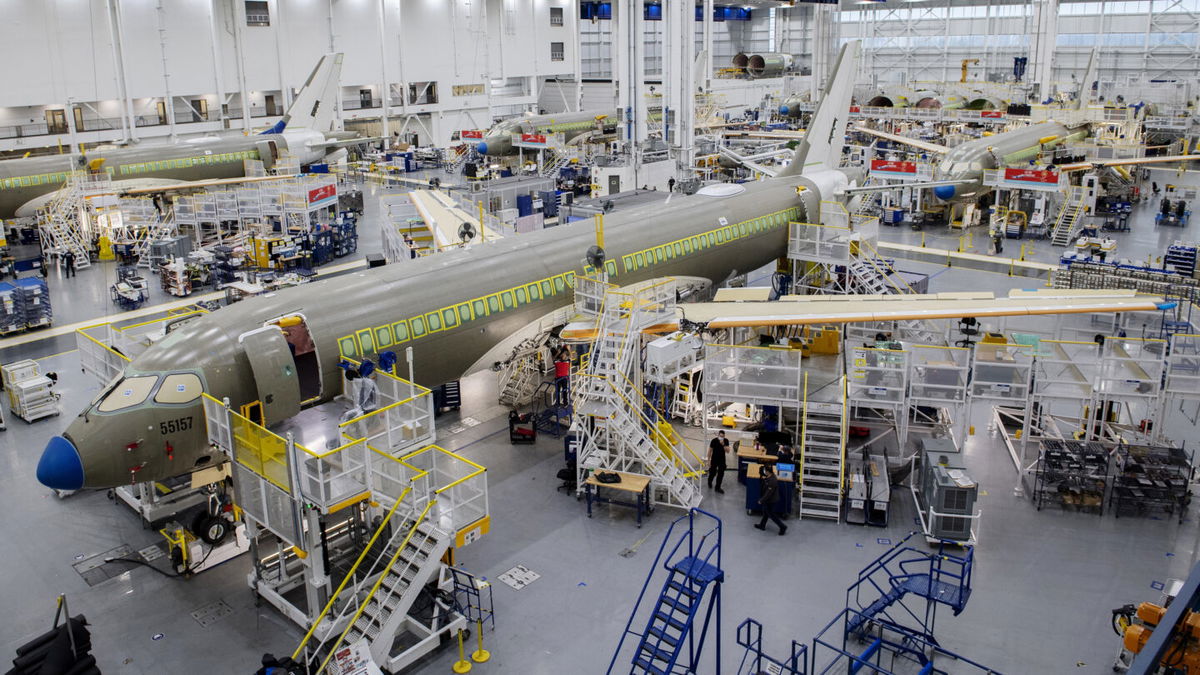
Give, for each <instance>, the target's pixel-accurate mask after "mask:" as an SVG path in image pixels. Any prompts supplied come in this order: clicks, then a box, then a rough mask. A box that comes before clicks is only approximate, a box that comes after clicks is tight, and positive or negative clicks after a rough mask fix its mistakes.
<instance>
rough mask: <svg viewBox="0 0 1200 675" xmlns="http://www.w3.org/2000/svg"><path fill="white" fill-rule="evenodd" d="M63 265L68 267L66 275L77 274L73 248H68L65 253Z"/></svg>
mask: <svg viewBox="0 0 1200 675" xmlns="http://www.w3.org/2000/svg"><path fill="white" fill-rule="evenodd" d="M63 267H65V268H66V269H65V273H66V276H68V277H73V276H75V252H74V251H72V250H71V249H67V252H66V253H64V254H63Z"/></svg>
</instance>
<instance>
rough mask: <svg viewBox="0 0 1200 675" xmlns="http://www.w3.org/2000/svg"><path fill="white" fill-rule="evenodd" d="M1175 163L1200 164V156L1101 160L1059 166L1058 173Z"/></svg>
mask: <svg viewBox="0 0 1200 675" xmlns="http://www.w3.org/2000/svg"><path fill="white" fill-rule="evenodd" d="M1175 162H1200V155H1171V156H1168V157H1130V158H1128V159H1101V160H1097V161H1094V162H1076V163H1075V164H1059V165H1058V170H1059V171H1086V170H1088V169H1093V168H1096V167H1100V166H1134V165H1140V164H1174V163H1175Z"/></svg>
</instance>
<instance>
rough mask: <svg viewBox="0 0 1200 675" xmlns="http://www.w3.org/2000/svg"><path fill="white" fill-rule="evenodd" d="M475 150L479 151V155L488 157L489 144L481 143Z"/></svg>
mask: <svg viewBox="0 0 1200 675" xmlns="http://www.w3.org/2000/svg"><path fill="white" fill-rule="evenodd" d="M475 149H476V150H478V151H479V154H481V155H486V154H487V143H484V142H483V141H480V142H479V145H477V146H475Z"/></svg>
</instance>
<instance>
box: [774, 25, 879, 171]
mask: <svg viewBox="0 0 1200 675" xmlns="http://www.w3.org/2000/svg"><path fill="white" fill-rule="evenodd" d="M860 45H861V43H860V42H859V41H858V40H852V41H850V42H847V43H846V44H844V45H842V51H841V52H840V53H839V54H838V57H837V61H836V62H834V64H833V75H832V76H831V77H830V78H829V82H827V83H826V84H825V90H824V91H823V92H822V93H821V102H820V103H819V104H818V105H817V109H816V111H815V112H814V113H813V116H812V121H811V122H810V123H809V125H808V133H806V134H805V135H804V140H802V141H800V145H798V146H797V147H796V156H795V157H794V158H793V159H792V163H791V164H789V165H788V166H787V168H785V169H784V170H783V171H781V172H780V173H779V175H780V176H798V175H800V174H802V173H804V171H805V169H809V168H811V169H836V168H837V167H838V166H839V165H840V164H841V161H842V147H843V146H844V145H845V144H846V121H847V118H848V117H849V116H850V100H851V98H852V96H853V94H854V81H855V79H856V77H857V74H858V54H859V49H860V48H861V47H860Z"/></svg>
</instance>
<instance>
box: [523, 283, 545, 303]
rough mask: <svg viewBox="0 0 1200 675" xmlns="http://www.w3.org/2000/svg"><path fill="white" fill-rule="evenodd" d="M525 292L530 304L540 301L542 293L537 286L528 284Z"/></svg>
mask: <svg viewBox="0 0 1200 675" xmlns="http://www.w3.org/2000/svg"><path fill="white" fill-rule="evenodd" d="M525 292H526V293H528V294H529V301H530V302H534V301H535V300H541V299H542V291H541V289H539V288H538V285H537V284H529V285H528V286H526V287H525Z"/></svg>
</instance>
